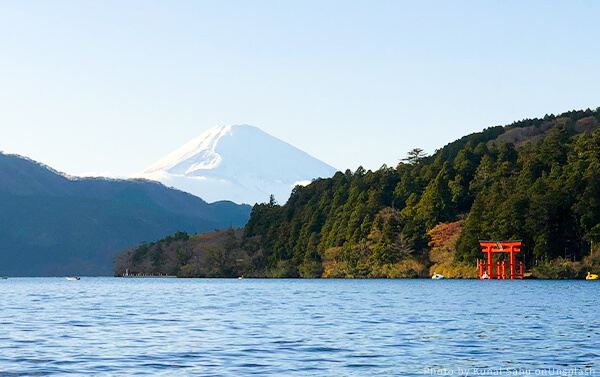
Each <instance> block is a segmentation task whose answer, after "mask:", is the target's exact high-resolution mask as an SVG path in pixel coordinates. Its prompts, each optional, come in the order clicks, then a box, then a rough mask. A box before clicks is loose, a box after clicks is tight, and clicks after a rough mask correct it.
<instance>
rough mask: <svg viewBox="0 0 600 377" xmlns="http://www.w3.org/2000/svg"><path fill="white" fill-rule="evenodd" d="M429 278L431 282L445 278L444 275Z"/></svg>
mask: <svg viewBox="0 0 600 377" xmlns="http://www.w3.org/2000/svg"><path fill="white" fill-rule="evenodd" d="M431 278H432V279H433V280H440V279H445V278H446V277H445V276H444V275H442V274H438V273H434V274H433V276H432V277H431Z"/></svg>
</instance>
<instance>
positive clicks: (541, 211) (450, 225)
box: [134, 109, 600, 277]
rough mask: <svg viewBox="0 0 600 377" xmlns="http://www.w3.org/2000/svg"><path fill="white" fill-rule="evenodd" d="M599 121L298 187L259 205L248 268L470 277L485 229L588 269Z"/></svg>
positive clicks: (561, 119) (564, 272) (597, 228)
mask: <svg viewBox="0 0 600 377" xmlns="http://www.w3.org/2000/svg"><path fill="white" fill-rule="evenodd" d="M599 124H600V112H599V110H598V109H597V110H595V111H592V110H586V111H572V112H568V113H564V114H561V115H559V116H554V115H546V116H545V117H543V118H541V119H527V120H522V121H519V122H515V123H513V124H511V125H508V126H505V127H501V126H497V127H491V128H488V129H486V130H484V131H483V132H480V133H474V134H471V135H468V136H465V137H463V138H461V139H459V140H457V141H455V142H452V143H450V144H448V145H446V146H445V147H444V148H442V149H440V150H438V151H436V153H434V154H433V155H432V156H424V155H423V154H422V151H420V150H418V149H415V150H413V151H411V152H410V153H409V156H408V158H407V159H406V160H405V162H402V163H400V164H398V166H396V167H387V166H382V167H381V168H380V169H379V170H377V171H370V170H369V171H365V169H363V168H362V167H359V168H358V169H357V170H356V171H355V172H352V171H350V170H347V171H346V172H344V173H342V172H338V173H336V174H335V176H334V177H332V178H329V179H319V180H315V181H313V182H312V183H311V184H310V185H308V186H306V187H296V188H295V189H294V191H293V192H292V195H291V197H290V199H289V200H288V202H287V203H286V204H285V205H283V206H280V205H277V203H275V202H274V201H271V202H270V203H263V204H257V205H255V206H254V207H253V209H252V213H251V215H250V220H249V221H248V223H247V224H246V226H245V228H244V234H243V237H242V239H241V241H240V243H241V248H242V249H243V250H244V251H245V253H246V254H247V257H246V259H243V258H242V259H243V260H244V261H246V262H247V261H249V262H248V263H247V264H246V266H247V270H246V271H245V273H246V275H253V276H285V277H321V276H324V277H417V276H429V274H430V273H431V271H430V268H431V270H433V269H438V271H440V272H441V271H444V273H445V274H446V275H448V276H464V277H468V276H473V275H474V274H475V267H474V266H475V263H476V261H477V260H478V259H480V258H481V254H482V253H481V250H480V248H479V245H478V242H477V241H478V240H479V239H499V240H505V239H522V240H523V242H524V247H523V251H522V253H521V255H520V256H519V257H520V258H521V260H523V261H524V262H525V265H526V266H527V267H528V268H535V273H536V274H537V275H538V276H541V277H552V276H555V277H578V276H579V275H580V274H581V273H582V272H583V266H587V267H586V268H588V267H590V268H597V265H598V263H600V260H598V261H596V259H594V258H596V257H598V256H600V254H598V253H595V254H594V255H592V256H590V252H591V251H592V250H595V249H596V248H597V245H598V243H599V242H600V199H599V198H600V129H599V128H598V125H599ZM138 254H139V256H140V261H142V260H144V258H145V257H144V256H143V255H142V254H143V253H138ZM586 257H587V259H585V258H586ZM584 259H585V262H583V260H584ZM597 262H598V263H597ZM134 264H135V263H134ZM594 266H595V267H594ZM154 268H155V269H156V270H157V271H158V270H160V263H158V264H156V265H154ZM179 268H183V269H185V264H182V265H180V266H179ZM203 268H204V269H206V266H203Z"/></svg>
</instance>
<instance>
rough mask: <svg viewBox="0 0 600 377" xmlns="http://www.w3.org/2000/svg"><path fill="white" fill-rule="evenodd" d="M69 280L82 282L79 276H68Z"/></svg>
mask: <svg viewBox="0 0 600 377" xmlns="http://www.w3.org/2000/svg"><path fill="white" fill-rule="evenodd" d="M67 280H81V278H80V277H79V276H73V277H69V276H67Z"/></svg>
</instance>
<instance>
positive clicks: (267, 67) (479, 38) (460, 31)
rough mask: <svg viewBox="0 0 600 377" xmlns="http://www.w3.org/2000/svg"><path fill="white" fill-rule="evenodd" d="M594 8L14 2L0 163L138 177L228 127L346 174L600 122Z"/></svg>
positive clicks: (0, 4) (2, 81)
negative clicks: (588, 117)
mask: <svg viewBox="0 0 600 377" xmlns="http://www.w3.org/2000/svg"><path fill="white" fill-rule="evenodd" d="M599 19H600V3H599V2H596V1H411V2H408V1H327V0H320V1H295V2H292V1H258V0H257V1H224V0H219V1H216V0H215V1H148V0H146V1H122V0H120V1H81V0H77V1H75V0H74V1H28V0H20V1H9V0H1V1H0V34H1V35H2V38H0V54H1V59H0V127H1V133H0V135H1V137H0V150H3V151H4V152H8V153H18V154H22V155H26V156H28V157H31V158H33V159H35V160H38V161H41V162H44V163H46V164H48V165H50V166H52V167H54V168H56V169H58V170H61V171H64V172H67V173H70V174H81V173H86V172H97V173H103V172H107V173H110V174H112V175H115V176H128V175H129V174H132V173H134V172H137V171H140V170H142V169H143V168H145V167H146V166H148V165H150V164H151V163H153V162H154V161H156V160H158V159H160V158H162V157H163V156H165V155H166V154H168V153H170V152H171V151H172V150H174V149H176V148H178V147H179V146H181V145H182V144H183V143H185V142H186V141H187V140H189V139H191V138H193V137H196V136H198V135H199V134H201V133H202V132H204V131H205V130H207V129H208V128H210V127H212V126H214V125H216V124H252V125H255V126H257V127H259V128H261V129H263V130H264V131H266V132H268V133H270V134H271V135H273V136H276V137H278V138H280V139H282V140H284V141H287V142H289V143H291V144H293V145H295V146H296V147H298V148H300V149H302V150H304V151H306V152H308V153H309V154H311V155H313V156H315V157H317V158H319V159H322V160H323V161H325V162H327V163H329V164H331V165H333V166H335V167H337V168H338V169H341V170H344V169H346V168H350V169H352V170H354V169H356V168H357V167H358V166H359V165H362V166H364V167H365V168H368V169H378V168H379V167H380V166H381V165H382V164H383V163H386V164H388V165H392V166H393V165H395V164H397V163H398V161H399V159H401V158H403V157H405V155H406V152H407V151H409V150H410V149H412V148H415V147H421V148H423V149H425V151H426V152H429V153H432V152H434V151H435V149H439V148H441V147H443V146H444V145H445V144H447V143H449V142H451V141H453V140H455V139H457V138H459V137H461V136H463V135H465V134H468V133H471V132H477V131H480V130H482V129H483V128H486V127H489V126H494V125H498V124H507V123H511V122H512V121H514V120H519V119H523V118H532V117H541V116H544V115H545V114H546V113H555V114H556V113H561V112H564V111H568V110H572V109H585V108H588V107H589V108H596V107H598V106H600V85H599V83H600V49H599V48H598V46H600V32H599V29H598V26H597V23H598V20H599Z"/></svg>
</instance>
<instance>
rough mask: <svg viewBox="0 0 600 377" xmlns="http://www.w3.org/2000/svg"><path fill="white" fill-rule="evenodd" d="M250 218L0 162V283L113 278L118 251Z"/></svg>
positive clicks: (126, 184) (148, 188) (227, 207)
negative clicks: (47, 278) (73, 277)
mask: <svg viewBox="0 0 600 377" xmlns="http://www.w3.org/2000/svg"><path fill="white" fill-rule="evenodd" d="M249 211H250V207H249V206H240V205H236V204H234V203H231V202H217V203H212V204H208V203H206V202H205V201H203V200H202V199H200V198H197V197H195V196H193V195H190V194H187V193H184V192H182V191H178V190H174V189H170V188H167V187H165V186H163V185H162V184H160V183H157V182H152V181H145V180H113V179H102V178H89V179H87V178H86V179H70V178H67V177H65V176H64V175H62V174H60V173H58V172H56V171H54V170H52V169H50V168H48V167H46V166H44V165H41V164H38V163H36V162H34V161H31V160H29V159H26V158H23V157H20V156H14V155H5V154H0V275H2V276H6V275H8V276H57V275H58V276H60V275H111V274H112V272H113V261H112V258H113V255H114V254H115V252H117V251H118V250H122V249H124V248H126V247H128V246H131V245H136V244H138V243H139V242H140V241H142V240H154V239H159V238H162V237H164V236H165V235H167V234H171V233H174V232H175V231H177V230H185V231H187V232H190V233H202V232H205V231H209V230H213V229H216V228H225V227H228V226H229V225H236V226H241V225H244V224H245V222H246V221H247V219H248V213H249Z"/></svg>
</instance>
